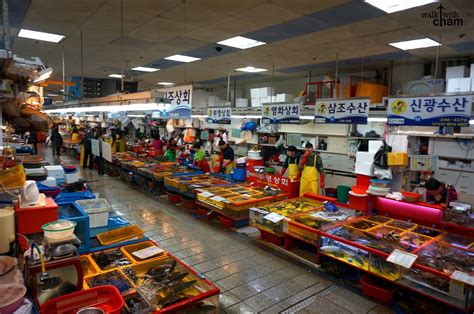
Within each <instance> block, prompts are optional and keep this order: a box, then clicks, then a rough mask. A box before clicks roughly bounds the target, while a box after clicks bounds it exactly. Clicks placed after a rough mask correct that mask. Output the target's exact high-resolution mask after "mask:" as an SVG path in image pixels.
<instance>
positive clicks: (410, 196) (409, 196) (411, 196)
mask: <svg viewBox="0 0 474 314" xmlns="http://www.w3.org/2000/svg"><path fill="white" fill-rule="evenodd" d="M402 195H403V199H404V200H405V201H406V202H408V203H416V202H418V201H419V199H420V197H421V194H420V193H413V192H405V191H404V192H402Z"/></svg>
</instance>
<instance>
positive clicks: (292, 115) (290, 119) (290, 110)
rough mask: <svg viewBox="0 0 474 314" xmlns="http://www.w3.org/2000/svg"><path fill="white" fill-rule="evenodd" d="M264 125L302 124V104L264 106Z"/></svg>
mask: <svg viewBox="0 0 474 314" xmlns="http://www.w3.org/2000/svg"><path fill="white" fill-rule="evenodd" d="M262 122H263V123H272V124H275V123H280V124H294V123H299V122H300V104H284V103H283V104H282V103H280V104H263V105H262Z"/></svg>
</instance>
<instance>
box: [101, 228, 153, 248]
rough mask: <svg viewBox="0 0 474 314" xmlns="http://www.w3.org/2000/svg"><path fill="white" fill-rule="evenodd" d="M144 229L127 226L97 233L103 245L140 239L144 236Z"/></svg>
mask: <svg viewBox="0 0 474 314" xmlns="http://www.w3.org/2000/svg"><path fill="white" fill-rule="evenodd" d="M143 236H144V231H143V230H142V229H140V228H138V227H137V226H127V227H122V228H118V229H115V230H112V231H107V232H104V233H101V234H98V235H97V240H99V242H100V244H101V245H110V244H114V243H119V242H123V241H130V240H138V239H141V238H143Z"/></svg>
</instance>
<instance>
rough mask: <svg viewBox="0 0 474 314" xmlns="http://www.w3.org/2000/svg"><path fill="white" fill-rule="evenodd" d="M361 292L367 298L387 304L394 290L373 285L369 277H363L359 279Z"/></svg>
mask: <svg viewBox="0 0 474 314" xmlns="http://www.w3.org/2000/svg"><path fill="white" fill-rule="evenodd" d="M360 284H361V286H362V291H363V292H364V294H365V295H366V296H368V297H371V298H374V299H377V300H379V301H382V302H389V301H390V300H391V299H392V297H393V292H394V289H387V288H382V287H378V286H376V285H375V283H374V281H373V280H372V279H371V277H369V276H367V275H364V276H362V277H361V278H360Z"/></svg>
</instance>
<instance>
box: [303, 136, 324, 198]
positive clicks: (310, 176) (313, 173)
mask: <svg viewBox="0 0 474 314" xmlns="http://www.w3.org/2000/svg"><path fill="white" fill-rule="evenodd" d="M300 169H302V172H301V179H300V196H303V194H304V193H307V192H308V193H313V194H318V192H319V185H320V186H321V188H324V172H323V171H324V169H323V161H322V159H321V157H320V156H319V154H318V153H317V152H315V151H314V147H313V144H311V143H306V152H305V153H304V155H303V157H302V158H301V162H300ZM320 178H321V181H320Z"/></svg>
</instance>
